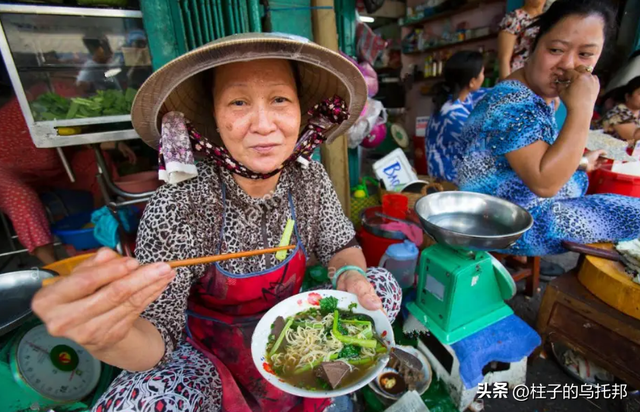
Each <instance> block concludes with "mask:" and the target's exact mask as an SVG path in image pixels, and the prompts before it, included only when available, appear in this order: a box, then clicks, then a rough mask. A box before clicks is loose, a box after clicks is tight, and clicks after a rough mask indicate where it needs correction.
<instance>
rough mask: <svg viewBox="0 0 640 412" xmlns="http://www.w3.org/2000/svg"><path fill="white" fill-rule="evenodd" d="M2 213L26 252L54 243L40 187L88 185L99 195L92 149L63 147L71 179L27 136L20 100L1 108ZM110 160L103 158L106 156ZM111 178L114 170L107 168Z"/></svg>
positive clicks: (51, 153)
mask: <svg viewBox="0 0 640 412" xmlns="http://www.w3.org/2000/svg"><path fill="white" fill-rule="evenodd" d="M0 142H2V144H0V212H2V213H4V214H6V215H7V216H8V217H9V220H11V223H12V224H13V227H14V229H15V231H16V234H17V235H18V240H19V241H20V243H21V244H22V245H23V246H24V247H25V248H27V249H28V250H29V251H30V252H33V250H34V249H36V248H37V247H40V246H44V245H47V244H49V243H52V242H53V237H52V235H51V231H50V230H49V221H48V219H47V216H46V213H45V210H44V206H43V205H42V202H40V198H39V196H38V192H39V191H42V190H45V189H50V188H65V189H76V190H86V191H90V192H92V193H93V195H94V198H96V199H100V198H101V197H102V196H101V193H100V188H99V186H98V184H97V181H96V179H95V175H96V173H97V171H98V167H97V164H96V160H95V155H94V154H93V151H92V150H88V149H87V150H73V149H69V150H65V155H66V156H67V159H68V160H69V163H70V165H71V168H72V170H73V172H74V174H75V176H76V182H75V183H71V181H70V180H69V177H68V176H67V174H66V172H65V170H64V167H63V165H62V161H61V160H60V157H59V156H58V153H56V151H55V150H54V149H39V148H37V147H36V146H35V145H34V144H33V141H32V140H31V135H30V134H29V129H28V127H27V123H26V122H25V120H24V116H23V115H22V110H21V109H20V104H19V103H18V99H16V98H15V97H14V98H12V99H11V100H10V101H9V102H8V103H6V104H5V105H4V106H2V107H1V108H0ZM106 160H107V161H108V163H110V162H109V159H108V157H107V159H106ZM111 169H112V170H111V173H112V176H113V177H114V178H117V177H118V175H117V173H115V172H116V170H115V168H114V167H111Z"/></svg>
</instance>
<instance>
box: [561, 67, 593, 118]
mask: <svg viewBox="0 0 640 412" xmlns="http://www.w3.org/2000/svg"><path fill="white" fill-rule="evenodd" d="M562 80H563V81H569V82H570V83H569V84H568V85H567V86H564V85H562V83H560V90H559V93H558V94H559V95H560V99H562V101H563V103H564V104H565V106H567V112H571V113H580V114H583V115H585V116H588V117H589V119H591V117H592V116H593V108H594V106H595V104H596V100H597V99H598V93H599V92H600V81H599V80H598V77H597V76H593V75H592V74H591V73H590V72H589V71H588V70H587V68H586V67H585V66H579V67H578V68H576V70H572V69H569V70H566V71H565V73H564V76H563V79H562Z"/></svg>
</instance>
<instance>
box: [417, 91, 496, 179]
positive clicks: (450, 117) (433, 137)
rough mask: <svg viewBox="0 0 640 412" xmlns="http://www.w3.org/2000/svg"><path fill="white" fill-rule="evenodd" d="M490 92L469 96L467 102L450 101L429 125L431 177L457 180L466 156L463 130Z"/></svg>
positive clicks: (428, 152) (427, 136)
mask: <svg viewBox="0 0 640 412" xmlns="http://www.w3.org/2000/svg"><path fill="white" fill-rule="evenodd" d="M486 93H487V89H480V90H477V91H475V92H471V93H469V95H468V96H467V98H466V99H465V100H464V101H460V99H456V100H455V101H453V100H449V101H448V102H446V103H445V104H444V105H442V108H441V109H440V111H439V112H438V113H435V114H434V115H433V116H431V118H430V119H429V124H428V125H427V134H426V144H427V151H426V153H427V165H428V167H429V176H432V177H437V178H440V179H444V180H448V181H451V182H452V181H455V179H456V177H457V171H456V168H455V166H454V165H455V162H456V161H457V160H458V159H459V158H460V157H461V156H462V154H463V152H462V150H463V148H464V143H465V139H464V138H463V136H462V128H463V127H464V125H465V122H466V121H467V117H469V114H470V113H471V111H472V110H473V108H474V106H475V105H476V104H477V103H478V102H479V101H480V99H482V98H483V97H484V95H485V94H486Z"/></svg>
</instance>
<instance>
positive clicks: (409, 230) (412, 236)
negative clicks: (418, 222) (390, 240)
mask: <svg viewBox="0 0 640 412" xmlns="http://www.w3.org/2000/svg"><path fill="white" fill-rule="evenodd" d="M380 228H381V229H383V230H389V231H396V232H402V233H404V235H405V236H406V237H407V238H408V239H409V240H410V241H412V242H413V243H415V244H416V245H421V244H422V241H423V236H422V229H420V228H419V227H417V226H415V225H408V224H406V223H400V222H391V223H385V224H384V225H380Z"/></svg>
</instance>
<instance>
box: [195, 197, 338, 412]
mask: <svg viewBox="0 0 640 412" xmlns="http://www.w3.org/2000/svg"><path fill="white" fill-rule="evenodd" d="M225 192H226V191H225V187H224V186H223V188H222V201H223V205H224V212H223V225H222V227H223V228H224V218H225V213H226V196H225ZM289 207H290V208H291V215H292V218H293V219H294V220H295V218H296V217H295V209H294V206H293V201H292V199H291V194H289ZM295 235H296V242H297V246H296V248H295V249H294V250H293V251H292V252H291V253H289V255H288V257H287V259H286V260H284V261H283V262H281V263H279V264H277V265H276V266H274V267H272V268H270V269H267V270H264V271H261V272H255V273H246V274H233V273H229V272H227V271H225V270H224V269H222V268H221V267H220V265H219V264H218V263H216V264H214V265H212V266H211V267H210V268H209V269H208V270H207V273H206V274H205V276H203V277H202V278H201V279H199V280H198V281H197V282H196V283H195V284H194V286H193V287H192V289H191V293H190V296H189V305H188V307H189V310H188V311H187V315H188V317H187V335H188V336H189V341H190V342H191V343H192V344H193V345H194V346H195V347H196V348H198V350H200V351H201V352H203V353H204V354H205V355H206V356H207V357H208V358H209V359H210V360H211V361H212V362H213V363H214V364H215V366H216V368H217V370H218V373H219V374H220V378H221V380H222V407H223V410H224V411H227V412H236V411H238V412H240V411H241V412H248V411H261V412H272V411H273V412H287V411H322V410H324V409H325V408H326V407H327V406H328V405H329V404H330V401H329V400H327V399H320V400H318V399H316V400H313V399H304V400H302V399H300V398H297V397H295V396H293V395H289V394H286V393H284V392H282V391H280V390H279V389H277V388H276V387H275V386H273V385H271V384H270V383H268V382H267V381H266V380H264V379H263V378H262V376H261V375H260V372H258V370H257V369H256V367H255V365H254V363H253V359H252V357H251V336H252V335H253V330H254V328H255V326H256V324H257V323H258V321H259V320H260V318H261V317H262V315H263V314H264V313H265V312H266V311H267V310H269V309H270V308H272V307H273V306H274V305H275V304H277V303H278V302H280V301H282V300H284V299H286V298H288V297H289V296H292V295H295V294H296V293H298V292H299V291H300V286H301V285H302V280H303V277H304V273H305V269H306V262H307V258H306V253H305V250H304V246H303V245H302V243H301V241H300V236H299V234H298V227H297V223H296V225H295ZM220 239H224V237H223V236H220ZM264 247H265V248H267V247H270V246H269V245H264ZM220 249H221V247H220V245H219V246H218V253H220Z"/></svg>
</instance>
